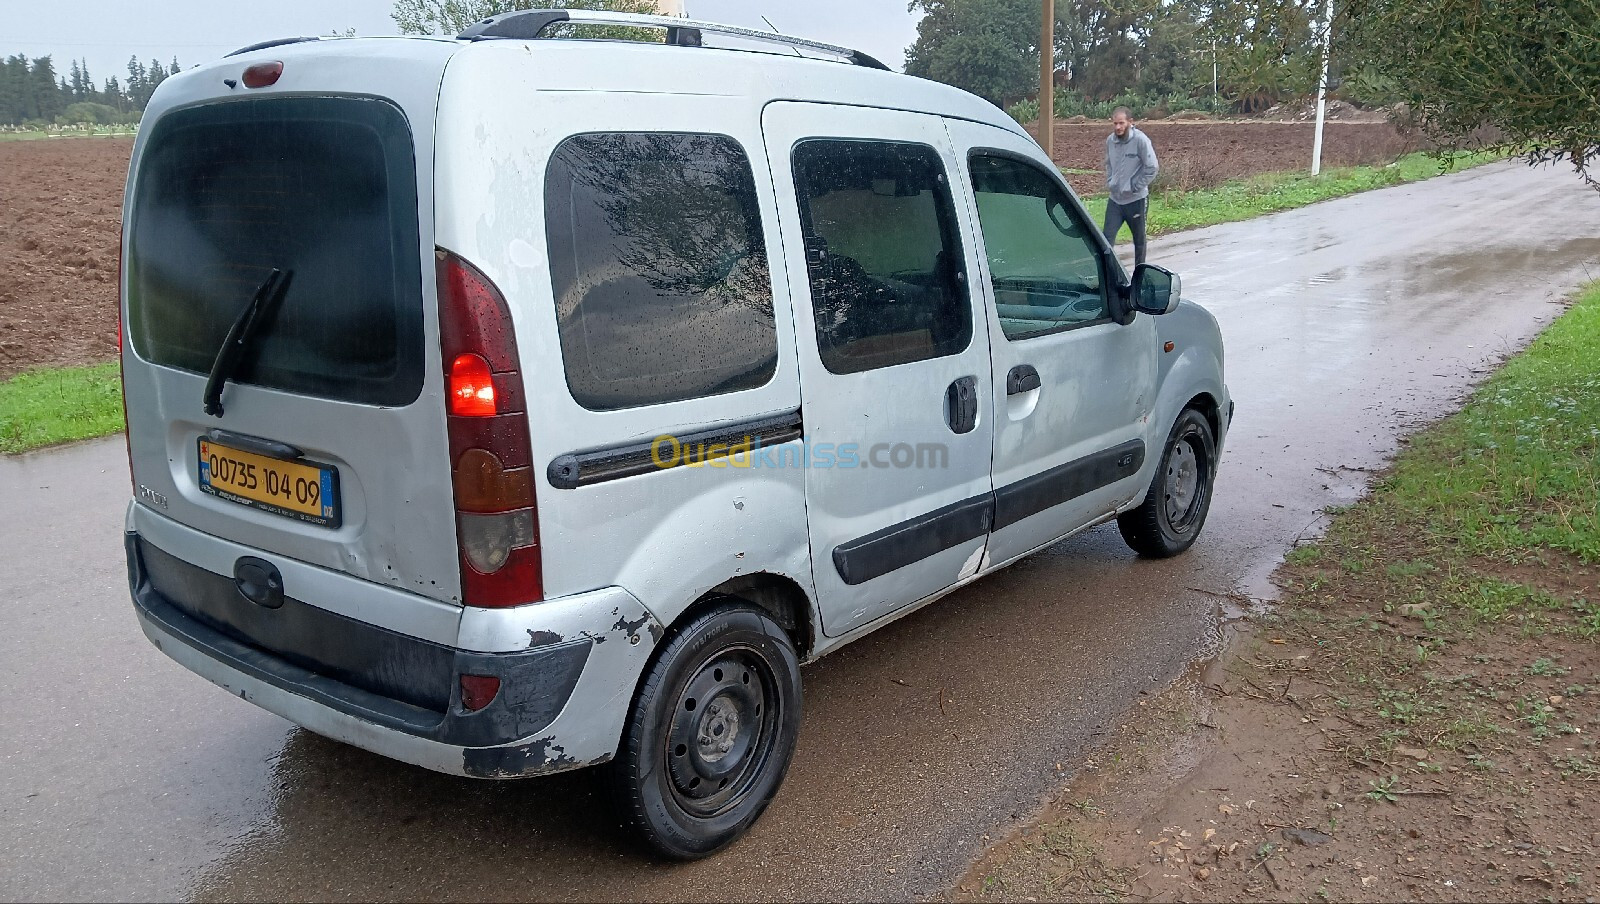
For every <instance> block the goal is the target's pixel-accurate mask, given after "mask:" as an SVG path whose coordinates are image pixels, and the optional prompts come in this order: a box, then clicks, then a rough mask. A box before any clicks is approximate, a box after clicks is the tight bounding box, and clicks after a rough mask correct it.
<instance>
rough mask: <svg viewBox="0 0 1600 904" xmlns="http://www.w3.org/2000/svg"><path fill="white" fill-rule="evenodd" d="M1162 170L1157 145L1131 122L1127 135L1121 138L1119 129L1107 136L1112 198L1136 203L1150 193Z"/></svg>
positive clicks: (1109, 182)
mask: <svg viewBox="0 0 1600 904" xmlns="http://www.w3.org/2000/svg"><path fill="white" fill-rule="evenodd" d="M1160 171H1161V164H1160V163H1159V162H1157V161H1156V149H1155V146H1154V145H1152V144H1151V143H1150V139H1149V138H1147V137H1146V136H1145V134H1144V133H1143V132H1141V131H1139V130H1138V129H1136V128H1134V127H1133V126H1129V127H1128V137H1127V138H1122V139H1119V138H1117V133H1115V132H1112V133H1111V134H1110V135H1108V136H1106V188H1107V189H1109V190H1110V191H1111V200H1113V201H1115V202H1117V203H1118V204H1132V203H1134V202H1136V201H1138V200H1139V199H1141V198H1147V197H1149V196H1150V183H1152V182H1154V181H1156V173H1158V172H1160Z"/></svg>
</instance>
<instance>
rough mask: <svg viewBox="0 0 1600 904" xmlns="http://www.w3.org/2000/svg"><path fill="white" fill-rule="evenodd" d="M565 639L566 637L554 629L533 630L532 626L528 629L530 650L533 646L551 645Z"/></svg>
mask: <svg viewBox="0 0 1600 904" xmlns="http://www.w3.org/2000/svg"><path fill="white" fill-rule="evenodd" d="M565 639H566V638H564V637H562V636H561V635H560V634H557V633H556V632H554V631H535V630H533V629H532V628H529V629H528V649H530V650H531V649H533V648H535V647H548V646H552V645H554V644H558V643H560V642H561V641H563V640H565Z"/></svg>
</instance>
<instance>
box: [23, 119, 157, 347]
mask: <svg viewBox="0 0 1600 904" xmlns="http://www.w3.org/2000/svg"><path fill="white" fill-rule="evenodd" d="M132 151H133V141H132V139H128V138H80V139H56V140H48V139H47V140H41V141H6V142H0V261H3V262H4V265H3V266H0V379H7V378H9V377H11V376H13V375H15V374H16V373H18V372H19V371H22V370H25V369H28V368H31V367H63V366H68V365H77V364H97V363H100V362H104V361H109V360H111V359H112V358H115V357H116V355H117V248H118V238H119V234H120V232H121V226H122V186H123V182H124V181H125V180H126V179H127V174H128V157H129V155H130V154H131V153H132Z"/></svg>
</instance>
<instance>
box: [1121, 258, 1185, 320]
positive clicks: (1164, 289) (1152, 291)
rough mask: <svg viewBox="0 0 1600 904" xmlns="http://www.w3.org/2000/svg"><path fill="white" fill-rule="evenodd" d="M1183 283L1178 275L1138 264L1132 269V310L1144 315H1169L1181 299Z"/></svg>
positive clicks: (1153, 266)
mask: <svg viewBox="0 0 1600 904" xmlns="http://www.w3.org/2000/svg"><path fill="white" fill-rule="evenodd" d="M1182 286H1183V281H1182V280H1180V279H1179V278H1178V274H1176V273H1173V272H1172V271H1171V270H1168V269H1167V268H1165V267H1157V266H1156V265H1155V264H1140V265H1139V266H1137V267H1135V268H1134V269H1133V288H1132V289H1131V291H1130V292H1129V294H1130V295H1131V296H1132V297H1131V299H1130V300H1131V301H1132V302H1133V308H1134V310H1136V311H1142V312H1144V313H1146V314H1170V313H1172V312H1173V311H1174V310H1177V307H1178V301H1179V300H1180V299H1181V298H1182Z"/></svg>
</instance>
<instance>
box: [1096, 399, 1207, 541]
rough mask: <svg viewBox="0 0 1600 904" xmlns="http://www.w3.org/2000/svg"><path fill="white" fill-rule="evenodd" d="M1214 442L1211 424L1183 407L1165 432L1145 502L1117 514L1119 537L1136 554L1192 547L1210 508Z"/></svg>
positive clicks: (1202, 416)
mask: <svg viewBox="0 0 1600 904" xmlns="http://www.w3.org/2000/svg"><path fill="white" fill-rule="evenodd" d="M1216 474H1217V443H1216V439H1215V438H1214V435H1213V433H1212V431H1211V422H1210V421H1207V420H1206V417H1205V415H1204V414H1201V413H1200V412H1198V411H1196V410H1194V409H1193V408H1187V409H1184V412H1183V414H1180V415H1178V420H1177V423H1175V424H1173V425H1172V432H1171V433H1170V434H1168V436H1167V445H1166V447H1165V448H1164V449H1162V450H1161V461H1160V462H1159V464H1158V466H1157V468H1156V474H1155V477H1154V478H1153V479H1152V480H1151V481H1150V489H1149V491H1148V492H1147V493H1146V494H1145V498H1144V502H1143V503H1142V504H1141V505H1140V506H1139V507H1138V508H1136V509H1133V510H1131V511H1129V512H1126V513H1124V514H1123V515H1121V516H1120V517H1118V518H1117V527H1118V528H1119V529H1121V531H1122V539H1123V540H1125V541H1127V544H1128V546H1130V547H1132V548H1133V551H1134V552H1136V553H1138V554H1139V555H1141V556H1146V557H1148V558H1152V559H1165V558H1168V557H1170V556H1175V555H1177V554H1178V553H1181V552H1183V551H1184V550H1186V549H1188V548H1189V547H1190V546H1193V545H1194V541H1195V538H1196V537H1198V536H1200V529H1201V528H1202V527H1204V526H1205V523H1206V514H1207V513H1208V512H1209V511H1210V510H1211V487H1212V483H1213V482H1214V481H1215V479H1216Z"/></svg>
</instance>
